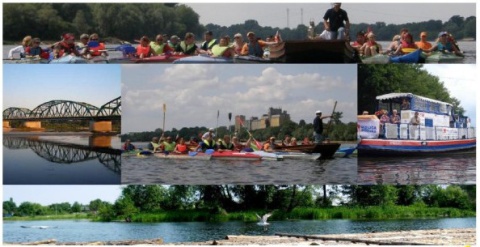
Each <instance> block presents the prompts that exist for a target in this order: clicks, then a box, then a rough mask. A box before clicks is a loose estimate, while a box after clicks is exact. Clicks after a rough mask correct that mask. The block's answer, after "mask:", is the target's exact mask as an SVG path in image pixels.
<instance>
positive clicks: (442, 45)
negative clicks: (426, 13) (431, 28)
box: [427, 31, 463, 57]
mask: <svg viewBox="0 0 480 247" xmlns="http://www.w3.org/2000/svg"><path fill="white" fill-rule="evenodd" d="M432 51H441V52H453V53H455V54H456V55H457V56H462V57H463V54H462V52H460V50H458V49H457V47H456V46H455V45H454V44H453V43H452V42H450V41H449V40H448V33H447V32H445V31H442V32H440V33H439V34H438V42H437V43H436V44H435V45H434V46H432V48H430V49H428V50H427V52H432Z"/></svg>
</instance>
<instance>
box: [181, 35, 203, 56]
mask: <svg viewBox="0 0 480 247" xmlns="http://www.w3.org/2000/svg"><path fill="white" fill-rule="evenodd" d="M200 53H202V50H201V49H200V48H198V46H197V45H196V44H195V35H194V34H193V33H186V34H185V39H184V40H183V41H181V42H180V44H178V46H177V48H176V49H175V55H198V54H200Z"/></svg>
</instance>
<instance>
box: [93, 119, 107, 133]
mask: <svg viewBox="0 0 480 247" xmlns="http://www.w3.org/2000/svg"><path fill="white" fill-rule="evenodd" d="M90 131H91V132H103V133H105V132H112V121H90Z"/></svg>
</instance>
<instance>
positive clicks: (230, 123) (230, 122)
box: [228, 112, 232, 138]
mask: <svg viewBox="0 0 480 247" xmlns="http://www.w3.org/2000/svg"><path fill="white" fill-rule="evenodd" d="M228 123H229V125H228V132H229V133H230V138H232V130H231V126H232V113H231V112H229V113H228Z"/></svg>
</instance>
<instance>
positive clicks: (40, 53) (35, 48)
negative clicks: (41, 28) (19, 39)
mask: <svg viewBox="0 0 480 247" xmlns="http://www.w3.org/2000/svg"><path fill="white" fill-rule="evenodd" d="M49 56H50V55H49V54H48V52H47V51H44V50H43V49H42V47H40V39H39V38H34V39H33V40H32V46H29V47H27V48H26V49H25V57H27V58H28V57H37V58H43V59H48V57H49Z"/></svg>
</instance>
